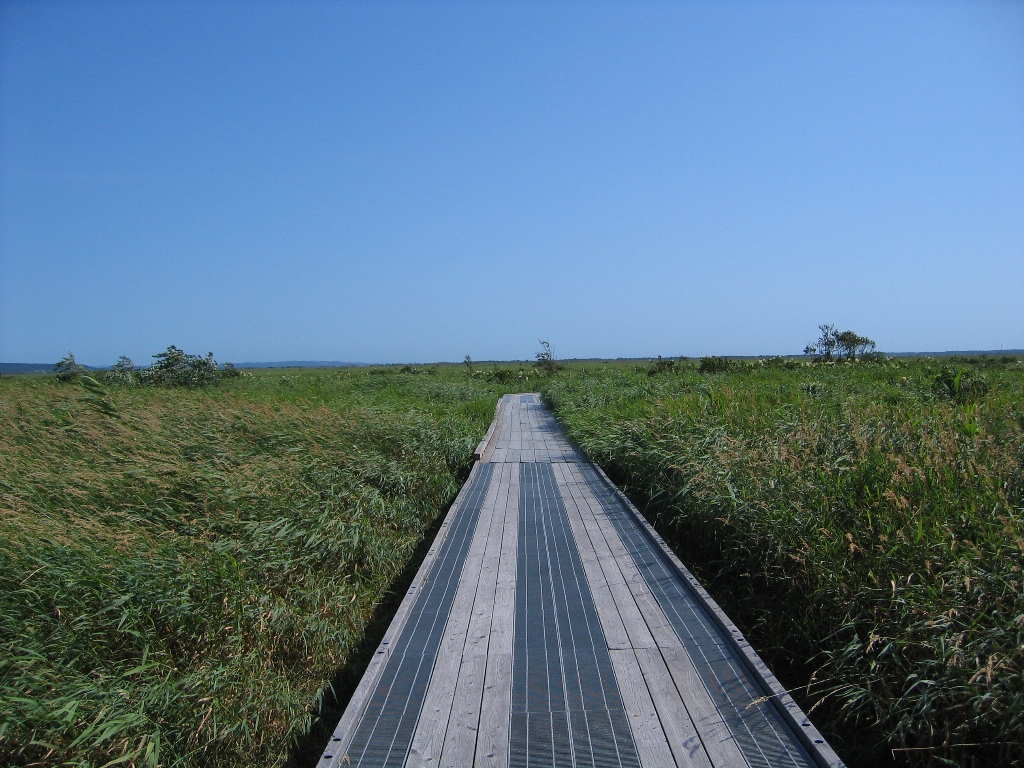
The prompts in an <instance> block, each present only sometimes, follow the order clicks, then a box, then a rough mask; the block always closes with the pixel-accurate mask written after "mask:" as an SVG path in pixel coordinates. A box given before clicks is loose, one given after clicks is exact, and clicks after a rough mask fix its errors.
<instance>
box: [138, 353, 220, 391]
mask: <svg viewBox="0 0 1024 768" xmlns="http://www.w3.org/2000/svg"><path fill="white" fill-rule="evenodd" d="M153 358H154V359H155V360H156V362H155V363H153V365H152V366H151V367H150V368H149V369H148V370H146V371H140V374H143V376H142V378H143V380H144V381H145V383H148V384H162V385H164V386H168V387H204V386H207V385H209V384H215V383H216V382H218V381H220V378H221V371H220V368H219V367H218V366H217V361H216V360H214V359H213V353H212V352H208V353H207V355H206V357H200V356H199V355H188V354H185V352H184V351H183V350H180V349H178V348H177V347H176V346H174V345H173V344H172V345H171V346H169V347H168V348H167V349H165V350H164V351H163V352H160V353H158V354H155V355H153Z"/></svg>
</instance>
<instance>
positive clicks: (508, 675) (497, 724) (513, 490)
mask: <svg viewBox="0 0 1024 768" xmlns="http://www.w3.org/2000/svg"><path fill="white" fill-rule="evenodd" d="M502 469H503V470H505V473H506V479H507V483H508V485H507V492H506V494H505V496H504V498H505V501H506V504H505V518H504V528H503V530H502V537H501V554H500V556H499V559H498V573H497V578H496V580H495V590H494V611H493V615H492V618H491V637H490V643H489V645H488V648H487V668H486V671H485V675H484V689H483V693H482V695H481V702H480V725H479V728H478V730H477V743H476V753H475V761H474V765H479V766H487V767H488V768H505V766H507V765H508V745H509V710H510V708H511V705H512V643H513V633H514V631H515V626H514V623H515V604H516V592H515V588H516V559H517V555H518V542H519V466H518V465H515V464H509V465H506V466H505V467H503V468H502Z"/></svg>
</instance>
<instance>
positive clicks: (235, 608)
mask: <svg viewBox="0 0 1024 768" xmlns="http://www.w3.org/2000/svg"><path fill="white" fill-rule="evenodd" d="M944 365H945V366H946V368H948V367H949V366H948V363H940V362H937V361H930V360H914V361H890V362H888V363H883V364H873V365H861V364H852V365H839V366H808V365H801V366H796V367H790V368H787V367H786V366H785V365H784V364H783V363H782V362H781V361H776V362H774V363H769V364H767V365H758V364H743V365H741V366H738V367H737V366H735V365H733V366H732V368H731V369H729V370H726V371H725V372H723V373H717V374H708V373H700V372H699V371H698V369H697V366H696V365H695V364H688V365H674V366H669V365H666V364H662V365H661V366H646V365H640V364H636V363H621V364H599V363H585V364H583V363H581V364H573V365H570V366H569V367H568V368H567V369H566V370H563V371H561V372H559V373H557V374H556V375H554V376H551V377H539V376H537V375H536V374H534V373H533V372H532V371H531V370H530V369H528V368H522V369H521V368H520V367H519V366H518V365H516V366H492V365H484V366H477V368H476V373H475V375H472V376H471V375H469V374H468V371H467V369H466V368H465V367H462V366H438V367H429V368H428V367H407V368H405V369H398V368H397V367H396V368H390V369H376V370H369V369H341V370H333V371H332V370H269V371H260V372H258V373H256V374H255V375H252V374H248V375H246V376H243V377H240V378H234V379H228V380H225V381H224V382H222V383H221V384H220V385H219V386H215V387H210V388H205V389H195V390H189V389H169V388H161V387H116V386H102V387H99V388H97V387H88V386H81V385H79V384H74V383H72V384H58V383H56V382H55V381H54V380H53V379H52V377H48V376H14V377H11V376H5V377H3V378H0V527H2V530H0V764H5V765H6V764H9V765H80V766H102V765H105V764H110V763H111V762H113V761H121V762H120V764H124V765H137V766H143V765H149V766H156V765H163V766H185V765H189V766H213V765H217V766H232V765H242V764H253V763H259V764H261V765H283V764H285V763H286V762H289V761H291V763H292V764H294V765H302V764H305V761H306V758H307V756H308V754H310V753H315V752H316V750H317V747H318V743H319V742H318V739H320V738H322V735H323V734H322V729H323V727H325V726H330V725H333V723H331V722H329V721H330V718H331V717H332V716H333V717H334V718H336V717H337V714H338V712H337V706H338V704H339V702H338V701H335V699H336V698H337V699H340V703H343V701H344V694H345V691H344V690H338V691H337V693H338V696H337V697H335V696H334V695H333V694H332V692H331V685H332V684H333V685H334V686H335V688H339V689H344V688H345V687H346V686H349V685H351V683H352V682H354V680H356V679H357V678H358V675H359V673H360V670H361V666H360V665H361V663H362V662H361V660H362V659H364V658H365V655H366V653H367V651H368V649H369V650H370V652H372V648H373V647H374V646H375V645H376V642H375V640H374V638H375V637H376V636H379V632H380V631H382V627H383V626H386V624H387V622H388V621H389V617H390V613H389V611H393V609H394V608H395V607H397V601H398V599H400V597H401V593H402V592H403V591H404V587H403V583H404V581H403V579H407V578H408V574H409V573H410V571H411V569H414V568H415V566H416V563H417V562H418V559H419V558H420V557H421V556H422V553H423V543H424V541H428V540H429V538H430V537H431V536H432V531H433V530H434V527H435V526H436V524H437V522H438V521H439V516H440V515H441V514H442V513H443V512H444V510H445V509H446V508H447V506H448V505H449V504H450V502H451V500H452V499H453V498H454V496H455V494H456V493H457V491H458V489H459V487H460V486H461V483H462V482H463V480H464V479H465V477H466V474H467V473H468V470H469V467H470V463H471V454H472V450H473V448H474V446H475V445H476V443H477V442H478V441H479V439H480V438H481V436H482V435H483V433H484V431H485V430H486V428H487V425H488V424H489V423H490V421H491V418H492V416H493V413H494V405H495V402H496V400H497V398H498V397H499V396H500V395H501V394H503V393H505V392H513V391H542V392H543V393H544V394H545V397H546V398H547V400H548V402H549V403H550V404H551V405H552V406H553V407H554V408H555V409H556V412H557V414H558V415H559V417H560V418H561V419H562V421H563V423H564V424H565V425H566V427H567V429H568V431H569V433H570V435H571V436H572V437H573V438H574V439H575V440H577V441H578V443H579V444H580V445H581V446H582V447H583V448H584V449H585V450H586V451H587V452H588V453H589V455H590V456H591V457H592V458H593V459H595V460H596V461H597V462H598V463H599V464H601V465H602V466H603V467H604V468H605V469H606V470H607V471H608V472H609V473H610V474H611V475H612V477H613V479H615V480H616V481H617V482H619V483H620V484H621V485H622V486H623V487H624V489H625V490H626V491H627V493H628V494H629V495H630V497H631V498H632V499H633V500H634V501H635V502H636V503H637V504H638V505H639V506H640V507H641V509H643V510H644V511H645V513H646V514H647V515H648V516H649V517H650V518H651V519H652V520H653V521H655V523H656V524H657V526H658V527H659V530H661V531H662V532H663V534H665V535H666V537H667V538H669V540H670V542H671V543H672V544H673V546H675V547H676V548H677V550H678V551H679V552H680V554H681V555H682V557H683V559H684V561H685V562H687V564H689V565H690V566H691V567H692V568H693V569H694V570H695V571H696V572H697V573H698V575H699V576H700V577H701V578H702V580H704V581H705V583H706V584H707V586H708V588H709V590H710V591H711V592H712V594H713V595H714V596H715V598H716V599H717V600H719V601H720V602H721V603H722V604H723V606H724V607H725V608H726V610H727V611H728V612H729V613H730V615H731V616H732V617H733V618H734V619H735V620H736V621H737V623H738V624H739V625H740V626H741V628H742V629H743V630H744V632H746V633H747V634H748V636H749V637H750V638H751V640H752V642H753V643H754V645H755V646H756V647H757V648H758V649H759V650H761V651H762V653H763V655H764V656H765V657H766V659H767V660H768V661H769V663H770V664H772V665H773V666H774V667H775V668H777V669H778V670H779V671H781V673H782V678H783V680H784V682H786V683H787V684H789V685H792V686H794V687H798V688H799V690H798V691H796V693H797V694H798V695H799V696H800V697H801V700H802V702H803V703H804V704H805V705H806V706H807V708H809V709H810V708H812V707H813V708H814V709H815V711H814V717H815V720H816V722H818V723H819V724H820V725H822V727H823V729H824V730H825V731H826V732H827V733H828V734H829V736H830V737H831V738H832V739H834V740H835V741H836V743H837V746H838V747H839V749H840V752H841V753H842V754H843V755H844V757H846V758H847V759H850V760H852V759H853V758H859V759H861V760H862V761H863V764H864V765H870V764H874V763H875V762H876V761H877V760H879V759H881V758H882V757H885V756H887V755H889V754H890V752H889V750H891V749H897V750H900V751H898V752H897V753H896V754H897V755H898V756H899V757H900V759H901V761H904V762H911V763H917V764H928V763H930V762H931V763H935V762H936V761H951V762H953V763H959V764H964V765H972V762H971V761H972V759H976V760H977V763H976V764H977V765H983V764H985V765H989V764H1003V765H1019V764H1021V763H1022V761H1024V754H1022V748H1021V746H1020V745H1021V743H1022V742H1024V683H1022V677H1021V668H1022V664H1024V595H1022V587H1021V566H1022V565H1024V367H1022V366H1021V365H1020V364H1019V363H1016V362H1013V363H1002V362H999V361H989V362H987V363H984V364H981V365H974V364H967V363H962V364H960V368H961V369H963V371H964V373H962V374H961V375H959V376H957V375H956V371H955V370H953V369H949V370H944ZM726 367H727V368H728V366H726ZM403 370H404V372H402V371H403ZM375 633H376V634H375ZM808 683H810V687H809V688H808ZM321 708H323V710H322V713H323V722H320V721H319V718H318V713H321Z"/></svg>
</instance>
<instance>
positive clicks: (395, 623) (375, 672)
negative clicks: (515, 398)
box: [321, 463, 480, 768]
mask: <svg viewBox="0 0 1024 768" xmlns="http://www.w3.org/2000/svg"><path fill="white" fill-rule="evenodd" d="M479 471H480V464H479V463H474V464H473V468H472V469H471V470H470V473H469V477H468V478H466V482H465V483H464V484H463V486H462V488H460V489H459V493H458V495H457V496H456V497H455V501H453V502H452V505H451V506H450V507H449V508H448V514H447V515H445V518H444V522H443V523H441V527H440V528H439V529H438V531H437V536H435V537H434V541H433V543H432V544H431V545H430V549H429V550H428V551H427V556H426V557H424V558H423V562H422V563H420V567H419V569H417V571H416V576H415V577H414V578H413V580H412V583H411V584H410V585H409V589H408V590H406V593H405V597H403V598H402V602H401V604H400V605H399V606H398V611H397V612H396V613H395V617H394V618H393V619H392V620H391V624H390V625H389V626H388V629H387V631H386V632H385V633H384V637H383V638H382V639H381V642H380V645H378V646H377V650H376V651H375V652H374V654H373V658H372V659H371V660H370V663H369V664H368V665H367V667H366V672H364V673H363V677H362V679H361V680H360V681H359V685H358V686H357V687H356V690H355V692H354V693H353V694H352V698H351V699H350V700H349V703H348V706H346V707H345V713H344V714H343V715H342V716H341V720H339V721H338V725H337V727H336V728H335V729H334V733H333V734H332V735H331V740H330V741H329V742H328V743H327V749H326V751H325V753H324V757H323V758H321V763H322V762H323V761H324V760H325V759H326V760H328V762H327V763H326V765H327V766H328V768H335V766H342V765H348V763H347V762H346V759H347V757H348V755H347V750H348V747H349V744H350V743H351V742H352V736H353V735H354V734H355V730H356V726H357V725H358V724H359V720H360V718H361V717H362V716H363V713H364V712H365V710H366V705H367V703H368V702H369V699H370V694H371V693H372V692H373V690H374V688H376V686H377V683H378V682H379V680H380V677H381V675H382V673H383V672H384V665H385V663H386V662H387V660H388V657H389V655H390V648H391V645H392V644H393V643H394V641H395V640H396V639H397V638H398V637H399V635H401V634H402V630H403V629H404V628H405V624H406V620H407V619H408V618H409V614H410V613H411V611H412V607H413V604H414V603H415V602H416V597H417V595H418V589H419V587H421V586H422V585H423V581H424V579H426V577H427V575H428V574H429V573H430V569H431V568H432V567H433V565H434V561H435V560H436V559H437V555H438V552H440V550H441V544H442V543H444V540H445V539H446V538H447V536H448V533H449V531H450V530H451V528H452V523H453V522H454V520H455V517H456V516H457V514H458V512H459V510H460V509H461V508H462V505H463V504H464V503H465V499H466V496H468V495H469V492H470V488H472V486H473V482H472V481H473V480H474V479H475V475H476V474H477V473H478V472H479ZM328 754H330V755H331V757H330V758H327V755H328Z"/></svg>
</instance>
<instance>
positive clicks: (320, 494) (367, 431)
mask: <svg viewBox="0 0 1024 768" xmlns="http://www.w3.org/2000/svg"><path fill="white" fill-rule="evenodd" d="M503 391H504V390H502V389H500V388H495V387H494V386H493V385H491V384H488V383H487V382H486V381H484V380H472V379H468V378H467V377H466V376H464V375H462V374H461V372H458V371H457V370H455V369H450V370H445V369H441V370H440V371H439V372H438V373H436V374H435V375H419V376H415V375H408V374H397V373H393V372H392V373H387V374H386V375H374V374H372V373H370V372H368V371H347V370H341V371H271V372H266V373H260V374H258V375H256V376H247V377H241V378H238V379H235V380H232V381H230V382H226V383H224V384H222V385H221V386H219V387H216V388H211V389H202V390H186V389H165V388H153V387H141V388H118V387H102V388H97V387H95V386H79V385H77V384H58V383H56V382H54V380H53V379H52V378H51V377H35V376H19V377H4V378H2V379H0V706H2V711H0V718H2V720H0V722H2V725H0V763H3V764H5V765H30V764H31V765H65V764H67V765H83V766H84V765H92V766H99V765H105V764H109V763H111V761H115V762H116V761H123V764H128V765H150V766H156V765H163V766H173V765H233V764H241V763H242V762H246V763H250V764H251V763H252V762H259V763H261V764H265V765H279V764H281V763H282V762H284V761H285V759H286V758H287V756H288V752H289V745H290V744H291V743H292V742H293V741H294V740H295V739H297V738H299V737H300V736H301V735H302V734H303V733H305V732H306V731H307V730H308V728H309V726H310V724H311V720H312V719H313V718H314V716H315V712H316V710H317V705H318V702H319V700H320V698H321V697H322V696H323V695H324V693H325V686H326V685H327V684H328V682H329V681H330V680H331V678H332V676H333V675H334V674H335V673H336V671H337V670H338V669H339V668H341V667H342V666H344V664H345V663H346V660H347V659H348V656H349V654H350V653H351V652H352V650H353V648H355V647H356V646H357V645H358V643H359V641H360V639H361V638H362V636H363V633H364V628H365V625H366V622H367V621H368V620H369V619H370V618H371V616H372V615H373V613H374V609H375V607H376V606H377V605H378V603H379V602H380V600H381V599H382V597H384V594H385V592H386V591H387V589H388V586H389V585H390V584H391V583H392V581H393V580H394V579H395V578H396V576H398V574H399V573H400V572H401V571H402V570H403V568H404V567H406V565H407V563H408V561H409V559H410V557H411V556H412V555H413V552H414V550H415V548H416V546H417V543H418V542H419V541H420V540H421V539H422V537H423V536H424V534H425V533H426V532H427V531H428V530H429V529H430V528H431V526H432V525H433V523H434V521H435V520H436V519H437V517H438V515H439V514H440V513H442V512H443V511H444V510H445V508H446V507H447V505H448V504H449V503H450V502H451V500H452V499H453V498H454V496H455V494H456V493H457V492H458V489H459V487H460V486H461V484H462V481H463V480H464V478H465V475H466V473H467V471H468V469H469V465H470V463H471V456H472V450H473V448H474V447H475V445H476V443H477V441H478V440H479V439H480V437H481V436H482V435H483V433H484V431H485V430H486V428H487V426H488V424H489V423H490V421H491V418H492V416H493V412H494V403H495V400H496V398H497V397H498V396H499V395H500V394H501V393H502V392H503Z"/></svg>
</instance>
